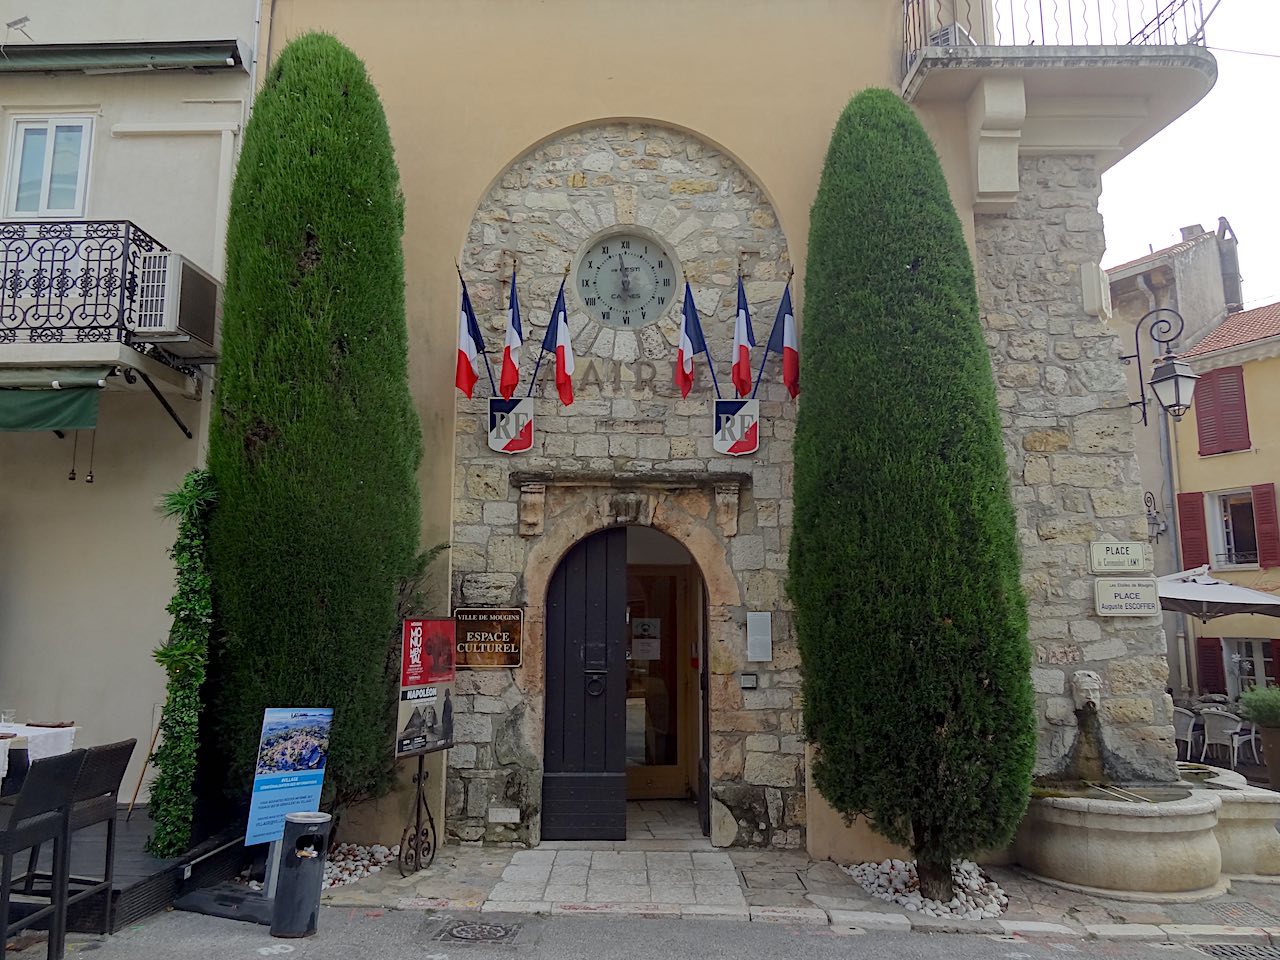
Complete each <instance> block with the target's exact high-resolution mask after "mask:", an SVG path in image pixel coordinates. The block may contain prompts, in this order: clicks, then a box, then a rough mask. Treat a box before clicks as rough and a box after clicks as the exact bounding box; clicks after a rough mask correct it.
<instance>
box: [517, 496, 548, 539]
mask: <svg viewBox="0 0 1280 960" xmlns="http://www.w3.org/2000/svg"><path fill="white" fill-rule="evenodd" d="M546 513H547V485H546V484H545V483H522V484H520V536H522V537H540V536H542V528H543V524H544V521H545V520H546Z"/></svg>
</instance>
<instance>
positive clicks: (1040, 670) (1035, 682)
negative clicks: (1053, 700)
mask: <svg viewBox="0 0 1280 960" xmlns="http://www.w3.org/2000/svg"><path fill="white" fill-rule="evenodd" d="M1031 685H1032V686H1033V687H1034V688H1035V691H1036V693H1057V694H1061V693H1063V692H1064V691H1065V690H1066V675H1065V674H1064V673H1063V671H1061V670H1051V669H1048V668H1046V667H1032V668H1031Z"/></svg>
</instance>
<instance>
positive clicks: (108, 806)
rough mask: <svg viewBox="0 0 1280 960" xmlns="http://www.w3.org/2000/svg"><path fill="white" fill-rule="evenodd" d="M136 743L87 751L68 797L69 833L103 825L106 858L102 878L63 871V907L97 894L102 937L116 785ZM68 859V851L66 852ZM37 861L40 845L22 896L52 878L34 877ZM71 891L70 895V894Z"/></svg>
mask: <svg viewBox="0 0 1280 960" xmlns="http://www.w3.org/2000/svg"><path fill="white" fill-rule="evenodd" d="M137 742H138V741H136V740H121V741H120V742H119V743H106V744H103V745H102V746H98V747H90V748H89V749H88V751H87V752H86V753H85V758H84V765H83V766H82V767H81V768H80V776H79V778H77V780H76V785H75V790H74V791H72V794H71V814H70V833H71V834H74V833H75V832H76V831H77V830H84V829H85V828H87V827H93V826H96V825H97V824H99V823H105V824H106V825H107V856H106V862H105V864H104V865H103V870H102V877H101V878H98V877H76V876H72V875H71V870H70V863H69V861H68V868H67V871H66V873H67V887H68V893H67V906H70V905H71V904H73V903H76V902H77V901H80V900H84V899H85V898H87V897H92V896H94V895H95V894H98V893H101V894H103V896H104V897H105V898H106V899H105V903H104V904H103V910H102V931H101V932H102V933H104V934H106V933H110V932H111V901H112V896H111V882H112V880H113V878H114V867H115V854H116V808H117V803H118V800H119V795H120V783H121V781H122V780H124V772H125V768H127V767H128V766H129V759H130V758H131V757H132V756H133V748H134V747H135V746H136V745H137ZM67 853H68V857H69V856H70V847H68V850H67ZM39 859H40V844H38V843H37V844H36V845H35V846H33V847H32V848H31V858H30V859H29V860H28V861H27V875H26V878H25V879H26V887H25V890H24V892H25V893H28V894H29V893H32V892H33V890H34V886H35V882H36V881H37V880H40V881H49V882H50V883H52V881H53V878H52V876H51V875H50V874H47V873H37V872H36V864H37V863H38V862H39ZM72 888H75V889H74V892H72Z"/></svg>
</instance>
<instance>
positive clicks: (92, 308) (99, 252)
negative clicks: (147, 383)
mask: <svg viewBox="0 0 1280 960" xmlns="http://www.w3.org/2000/svg"><path fill="white" fill-rule="evenodd" d="M165 249H167V248H166V247H165V246H164V244H162V243H161V242H160V241H159V240H157V239H156V238H155V237H153V236H151V234H149V233H147V232H146V231H145V230H143V229H142V228H141V227H139V226H138V225H137V224H134V223H131V222H130V221H128V220H80V221H69V220H44V221H27V222H6V223H0V347H3V345H5V344H14V343H110V342H120V343H126V344H129V345H131V346H132V345H135V340H134V337H133V334H132V333H131V328H132V325H133V321H134V319H135V316H136V312H135V311H136V309H137V304H136V301H137V296H138V287H139V279H140V277H139V271H140V268H141V257H142V254H144V253H149V252H152V251H156V250H165ZM138 346H140V347H141V345H140V344H139V345H138ZM3 359H4V353H3V350H2V349H0V360H3Z"/></svg>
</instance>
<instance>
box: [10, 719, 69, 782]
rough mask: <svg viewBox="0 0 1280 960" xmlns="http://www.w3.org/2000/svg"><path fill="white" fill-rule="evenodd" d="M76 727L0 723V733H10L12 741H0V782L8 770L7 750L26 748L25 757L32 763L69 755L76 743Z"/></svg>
mask: <svg viewBox="0 0 1280 960" xmlns="http://www.w3.org/2000/svg"><path fill="white" fill-rule="evenodd" d="M77 729H78V728H77V727H30V726H27V725H26V724H25V723H0V733H12V734H16V735H17V736H16V737H15V738H14V739H9V740H0V780H3V779H4V775H5V773H7V772H8V769H9V748H10V747H12V746H13V745H14V744H17V745H18V746H26V748H27V756H28V757H30V758H31V760H32V761H33V762H34V761H36V760H43V759H44V758H45V757H56V756H59V755H60V754H63V753H70V752H71V750H72V748H73V747H74V746H75V743H76V730H77Z"/></svg>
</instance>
